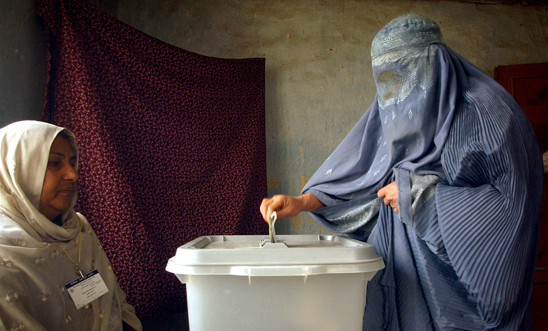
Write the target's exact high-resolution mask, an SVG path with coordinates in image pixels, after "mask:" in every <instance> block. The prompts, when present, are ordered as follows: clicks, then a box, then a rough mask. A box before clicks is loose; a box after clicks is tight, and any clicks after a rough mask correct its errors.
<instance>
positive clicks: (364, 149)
mask: <svg viewBox="0 0 548 331" xmlns="http://www.w3.org/2000/svg"><path fill="white" fill-rule="evenodd" d="M371 53H372V61H373V72H374V76H375V82H376V85H377V95H376V98H375V100H374V102H373V104H372V105H371V106H370V108H369V110H368V111H367V112H366V113H365V114H364V115H363V117H362V118H361V119H360V120H359V122H358V123H357V124H356V126H355V127H354V128H353V129H352V130H351V131H350V133H349V134H348V136H347V137H346V138H345V139H344V140H343V142H341V144H340V145H339V146H338V147H337V148H336V149H335V151H334V152H333V153H332V155H331V156H330V157H329V158H328V159H327V160H326V161H325V162H324V164H323V165H322V166H321V167H320V168H319V169H318V170H317V172H316V173H315V174H314V175H313V176H312V177H311V178H310V180H309V182H308V183H307V185H306V186H305V187H304V189H303V193H305V192H310V193H312V194H313V195H315V196H316V197H317V198H318V199H319V200H320V201H321V202H322V203H323V204H325V205H326V207H324V208H321V209H319V210H317V211H315V212H313V213H312V217H313V218H314V219H315V220H316V221H318V222H320V223H321V224H322V225H323V226H325V227H326V228H327V229H329V230H331V231H334V232H337V233H342V234H344V235H347V236H350V237H353V238H357V239H361V240H367V241H368V242H369V243H371V244H373V245H374V246H375V249H376V251H377V253H378V254H379V255H381V256H382V257H383V258H384V260H385V263H386V268H385V269H384V270H381V271H380V272H379V273H378V274H377V275H376V276H375V277H374V278H373V280H372V281H371V282H369V284H368V288H367V305H366V310H365V314H364V330H421V331H423V330H528V329H531V327H532V326H531V325H532V318H531V317H532V316H531V304H530V303H531V297H532V284H533V283H532V281H533V271H534V263H535V252H536V245H537V230H538V219H539V209H540V197H541V191H542V178H543V175H542V162H541V154H540V150H539V148H538V145H537V143H536V139H535V135H534V132H533V130H532V128H531V125H530V123H529V121H528V119H527V117H526V116H525V114H524V113H523V111H522V110H521V108H520V107H519V106H518V104H517V103H516V102H515V100H514V99H513V98H512V97H511V96H510V95H509V94H508V93H507V92H506V91H505V90H504V89H503V88H502V87H501V86H500V85H499V84H497V83H496V82H495V81H494V80H492V79H491V78H490V77H488V76H487V75H485V74H484V73H483V72H481V70H479V69H478V68H477V67H475V66H474V65H473V64H471V63H470V62H468V61H467V60H466V59H464V58H463V57H462V56H460V55H459V54H457V53H456V52H454V51H453V50H451V49H450V48H449V47H447V46H446V45H445V44H444V42H443V38H442V34H441V31H440V29H439V26H438V25H437V24H436V23H435V22H433V21H432V20H431V19H429V18H426V17H423V16H420V15H414V14H408V15H404V16H401V17H399V18H396V19H394V20H393V21H392V22H390V23H389V24H388V25H387V26H385V27H384V28H383V29H382V30H381V31H380V32H379V33H378V34H377V36H376V37H375V39H374V41H373V44H372V48H371ZM394 181H395V182H396V184H397V188H398V200H397V203H398V207H399V213H395V212H394V211H393V209H392V208H391V207H390V206H388V205H385V204H384V203H383V201H382V200H381V199H380V198H378V197H377V192H378V191H379V190H380V189H381V188H383V187H384V186H386V185H387V184H390V183H391V182H394Z"/></svg>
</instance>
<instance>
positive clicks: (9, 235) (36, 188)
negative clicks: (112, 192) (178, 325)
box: [0, 121, 142, 331]
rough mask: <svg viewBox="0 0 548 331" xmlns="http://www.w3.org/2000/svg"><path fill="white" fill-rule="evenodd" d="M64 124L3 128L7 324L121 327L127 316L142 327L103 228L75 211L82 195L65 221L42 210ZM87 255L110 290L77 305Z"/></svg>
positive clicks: (2, 279)
mask: <svg viewBox="0 0 548 331" xmlns="http://www.w3.org/2000/svg"><path fill="white" fill-rule="evenodd" d="M62 130H64V129H63V128H60V127H57V126H54V125H51V124H47V123H44V122H38V121H22V122H17V123H14V124H11V125H8V126H6V127H4V128H2V129H0V155H1V160H0V162H1V164H0V329H1V330H50V331H53V330H55V331H63V330H67V331H69V330H70V331H72V330H117V331H119V330H122V319H123V320H124V321H125V322H126V323H128V324H129V325H130V326H132V327H133V328H134V329H136V330H141V329H142V327H141V323H140V321H139V319H138V318H137V316H136V315H135V310H134V308H133V307H132V306H131V305H129V304H128V303H127V302H126V301H125V293H124V292H123V291H122V289H121V288H120V286H119V285H118V282H117V281H116V276H115V275H114V273H113V271H112V268H111V266H110V263H109V261H108V258H107V256H106V254H105V252H104V251H103V248H102V247H101V244H100V243H99V240H98V238H97V236H96V234H95V233H94V231H93V230H92V229H91V226H90V225H89V223H88V222H87V220H86V219H85V217H84V216H82V215H81V214H78V213H76V212H74V211H73V209H72V208H73V206H74V204H75V203H76V195H75V196H74V198H73V202H72V206H71V208H70V209H69V210H68V211H67V212H65V213H64V214H63V215H62V218H63V226H58V225H56V224H54V223H53V222H51V221H50V220H49V219H47V218H46V217H45V216H44V215H42V214H41V213H40V212H39V211H38V208H39V202H40V194H41V192H42V184H43V182H44V176H45V173H46V167H47V162H48V156H49V150H50V147H51V144H52V143H53V140H54V139H55V137H56V136H57V134H58V133H59V132H61V131H62ZM69 134H70V133H69ZM70 135H71V136H72V134H70ZM72 146H73V149H74V151H75V153H76V154H78V153H77V147H76V144H75V142H74V141H73V142H72ZM79 230H80V232H79ZM79 247H80V248H79ZM79 251H80V253H79ZM79 256H80V263H79V268H80V269H81V270H82V271H83V272H84V273H88V272H91V271H93V270H97V271H99V273H100V275H101V277H102V278H103V280H104V282H105V284H106V286H107V288H108V290H109V292H108V293H106V294H105V295H103V296H101V297H100V298H99V299H97V300H95V301H93V302H91V303H90V304H88V305H86V306H85V307H83V308H81V309H79V310H77V309H76V306H75V304H74V302H73V301H72V299H71V298H70V295H69V293H68V292H67V290H66V288H65V285H66V284H67V283H69V282H71V281H73V280H75V279H77V278H78V277H79V274H78V273H77V272H76V269H75V265H74V263H76V264H78V259H79V258H78V257H79ZM71 259H72V261H71ZM73 262H74V263H73Z"/></svg>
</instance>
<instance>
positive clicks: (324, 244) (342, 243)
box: [166, 235, 384, 331]
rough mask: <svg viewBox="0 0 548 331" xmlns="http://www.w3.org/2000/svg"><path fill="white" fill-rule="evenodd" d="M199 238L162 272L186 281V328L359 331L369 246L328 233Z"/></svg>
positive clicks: (369, 274) (372, 264)
mask: <svg viewBox="0 0 548 331" xmlns="http://www.w3.org/2000/svg"><path fill="white" fill-rule="evenodd" d="M276 237H277V238H278V240H277V242H276V243H271V242H270V240H269V239H268V236H260V235H259V236H204V237H199V238H197V239H195V240H193V241H191V242H189V243H187V244H185V245H183V246H181V247H179V248H178V249H177V252H176V255H175V256H174V257H173V258H171V259H170V260H169V261H168V264H167V267H166V270H167V271H169V272H171V273H173V274H175V275H176V276H177V277H178V278H179V280H180V281H181V282H182V283H184V284H186V292H187V302H188V317H189V326H190V330H191V331H212V330H223V331H228V330H233V331H247V330H250V331H251V330H253V331H254V330H260V331H280V330H284V331H288V330H296V331H306V330H314V331H316V330H326V331H327V330H329V331H336V330H341V331H354V330H355V331H361V330H362V324H363V312H364V308H365V304H366V303H365V293H366V285H367V282H368V281H369V280H371V278H373V276H374V275H375V274H376V273H377V271H379V270H381V269H382V268H384V263H383V261H382V259H381V258H380V257H379V256H377V255H376V253H375V250H374V248H373V247H372V246H371V245H369V244H367V243H364V242H361V241H357V240H353V239H349V238H345V237H341V236H335V235H280V236H276Z"/></svg>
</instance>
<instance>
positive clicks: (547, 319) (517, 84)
mask: <svg viewBox="0 0 548 331" xmlns="http://www.w3.org/2000/svg"><path fill="white" fill-rule="evenodd" d="M495 80H496V81H498V82H499V83H500V84H501V85H502V86H504V88H506V90H507V91H508V92H510V93H511V94H512V95H513V96H514V98H515V99H516V101H517V102H518V103H519V104H520V106H521V108H523V111H524V112H525V114H527V116H528V117H529V120H530V121H531V124H532V125H533V129H534V130H535V133H536V136H537V139H538V142H539V144H540V148H541V152H542V153H544V152H546V151H547V150H548V63H536V64H519V65H510V66H499V67H496V68H495ZM547 309H548V174H547V173H545V174H544V187H543V192H542V207H541V218H540V229H539V246H538V251H537V262H536V268H535V283H534V287H533V323H534V330H535V331H542V330H548V312H547Z"/></svg>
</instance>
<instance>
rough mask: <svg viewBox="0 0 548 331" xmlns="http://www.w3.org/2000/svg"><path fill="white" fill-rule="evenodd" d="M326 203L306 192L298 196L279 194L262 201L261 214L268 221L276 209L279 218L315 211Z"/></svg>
mask: <svg viewBox="0 0 548 331" xmlns="http://www.w3.org/2000/svg"><path fill="white" fill-rule="evenodd" d="M323 206H324V205H323V204H322V203H321V202H320V200H318V199H317V198H316V197H315V196H313V195H312V194H310V193H305V194H303V195H300V196H298V197H292V196H289V195H282V194H277V195H275V196H273V197H272V198H269V199H268V198H265V199H263V202H262V203H261V207H260V210H261V214H262V215H263V219H264V220H265V222H267V223H268V221H269V217H270V215H272V213H273V212H274V211H275V212H276V214H278V218H282V217H291V216H295V215H297V214H298V213H300V212H302V211H314V210H316V209H319V208H321V207H323Z"/></svg>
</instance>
